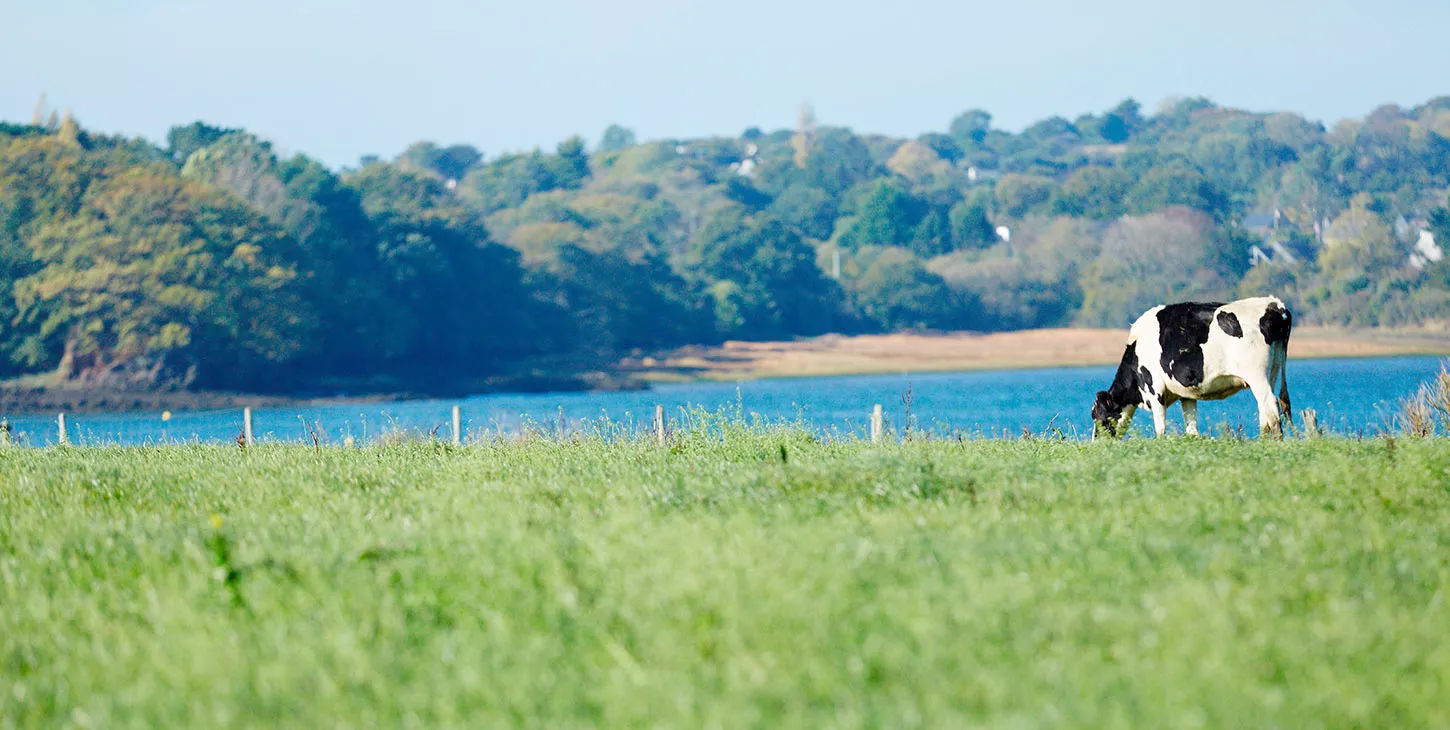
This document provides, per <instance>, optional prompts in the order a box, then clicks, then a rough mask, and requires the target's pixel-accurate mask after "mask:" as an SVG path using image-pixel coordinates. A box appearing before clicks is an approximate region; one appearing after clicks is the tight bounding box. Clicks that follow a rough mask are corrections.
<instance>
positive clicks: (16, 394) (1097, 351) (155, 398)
mask: <svg viewBox="0 0 1450 730" xmlns="http://www.w3.org/2000/svg"><path fill="white" fill-rule="evenodd" d="M1125 337H1126V334H1125V332H1124V331H1122V330H1109V329H1090V328H1059V329H1039V330H1020V331H1016V332H995V333H987V334H981V333H968V332H950V333H920V334H887V335H835V334H828V335H821V336H819V337H812V338H806V339H800V340H790V341H773V342H740V341H729V342H725V343H724V344H721V345H711V346H702V345H690V346H686V347H680V348H676V349H673V350H669V351H664V352H659V353H655V354H652V355H645V354H642V353H640V354H636V355H634V356H631V357H626V358H622V359H620V360H618V361H617V363H616V364H615V367H614V368H613V369H612V370H608V371H601V370H599V369H591V370H590V371H589V372H587V373H578V374H572V375H570V374H561V375H556V376H549V375H544V374H543V373H542V372H540V371H537V370H536V371H535V372H533V373H532V374H531V375H530V376H528V377H515V378H500V379H497V380H492V381H483V382H480V383H478V384H477V386H478V387H475V388H460V389H458V390H459V392H457V393H425V392H415V391H411V390H408V389H396V390H383V389H379V390H374V391H371V392H369V391H368V390H366V389H360V390H359V391H358V392H356V393H351V394H343V393H339V394H336V395H326V396H322V395H310V394H309V395H304V394H294V395H286V394H257V393H240V392H227V391H188V390H170V391H120V390H108V389H86V388H72V387H53V386H46V385H41V384H30V385H22V384H19V383H11V384H9V385H7V386H0V416H12V415H13V416H24V415H36V414H43V413H54V412H66V413H124V412H133V411H134V412H149V411H166V410H176V411H209V410H223V409H229V408H243V407H251V408H283V407H297V408H302V407H312V406H327V405H340V404H351V403H394V402H400V401H406V400H426V399H439V398H449V397H460V398H461V397H467V396H472V395H481V394H488V393H536V392H607V391H614V390H630V389H641V388H649V387H651V386H652V385H656V384H658V385H663V384H684V383H695V382H722V381H733V380H761V379H767V378H810V377H826V376H833V375H879V374H886V373H947V372H975V371H985V370H1025V369H1032V368H1057V367H1063V368H1066V367H1092V366H1102V365H1113V364H1116V363H1117V362H1118V360H1119V358H1121V356H1122V351H1123V346H1124V339H1125ZM1410 355H1450V329H1445V330H1440V329H1423V328H1422V329H1361V330H1355V329H1348V328H1338V327H1299V328H1296V330H1295V332H1294V336H1293V337H1292V338H1291V339H1290V341H1289V357H1290V359H1291V360H1293V359H1301V360H1307V359H1323V358H1335V357H1394V356H1410Z"/></svg>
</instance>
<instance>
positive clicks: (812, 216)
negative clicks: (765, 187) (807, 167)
mask: <svg viewBox="0 0 1450 730" xmlns="http://www.w3.org/2000/svg"><path fill="white" fill-rule="evenodd" d="M836 212H837V207H836V201H835V200H834V199H833V198H832V197H831V196H830V195H827V194H826V192H825V191H823V190H821V189H820V188H817V187H812V186H810V185H792V186H790V187H788V188H786V189H785V190H784V191H783V192H781V193H780V194H779V195H777V196H775V199H774V200H773V201H771V204H770V213H771V215H773V216H774V217H776V218H777V219H779V220H780V221H781V222H783V223H785V224H786V225H789V226H792V227H794V228H795V229H796V230H797V231H800V233H801V235H803V236H806V237H808V238H815V239H818V240H825V239H827V238H829V237H830V236H831V231H832V229H833V228H834V226H835V223H836Z"/></svg>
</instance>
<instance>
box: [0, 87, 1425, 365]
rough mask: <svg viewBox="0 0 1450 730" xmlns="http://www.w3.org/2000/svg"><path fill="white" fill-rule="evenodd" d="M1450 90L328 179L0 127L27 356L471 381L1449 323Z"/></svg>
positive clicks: (227, 138) (3, 350)
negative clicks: (936, 335)
mask: <svg viewBox="0 0 1450 730" xmlns="http://www.w3.org/2000/svg"><path fill="white" fill-rule="evenodd" d="M1447 191H1450V97H1442V98H1439V99H1435V100H1432V101H1430V102H1427V103H1425V104H1423V105H1420V106H1417V107H1414V108H1411V109H1403V108H1400V107H1396V106H1386V107H1381V108H1379V109H1376V110H1374V111H1373V112H1371V113H1370V114H1369V115H1367V116H1366V117H1364V118H1363V119H1360V120H1346V121H1344V122H1340V123H1339V124H1337V125H1336V126H1334V127H1333V128H1332V129H1328V128H1326V127H1324V126H1323V125H1322V124H1319V123H1316V122H1312V121H1309V120H1306V119H1304V118H1303V117H1300V116H1298V115H1295V114H1290V113H1268V114H1262V113H1251V112H1246V111H1242V110H1237V109H1231V108H1226V107H1222V106H1218V105H1215V104H1213V103H1211V102H1209V101H1207V100H1203V99H1180V100H1171V101H1169V102H1165V103H1164V104H1163V105H1161V107H1160V108H1159V109H1158V110H1156V112H1155V113H1152V114H1145V113H1143V111H1142V109H1141V107H1140V106H1139V105H1138V104H1137V103H1136V102H1133V101H1131V100H1129V101H1125V102H1123V103H1121V104H1119V105H1117V106H1115V107H1114V108H1112V109H1109V110H1107V111H1105V112H1102V113H1099V114H1085V115H1082V116H1080V117H1078V118H1076V119H1074V120H1071V121H1069V120H1067V119H1065V118H1061V117H1053V118H1050V119H1046V120H1043V121H1040V122H1038V123H1036V124H1033V125H1031V126H1029V127H1028V128H1026V129H1025V130H1023V131H1022V132H1020V133H1013V132H1009V131H1006V130H1002V129H998V128H996V127H993V126H992V122H991V116H990V115H989V114H988V113H987V112H984V111H980V110H970V111H967V112H965V113H963V114H961V115H959V116H957V117H956V118H954V119H952V120H951V121H950V123H949V124H948V125H947V126H946V129H945V130H944V131H940V132H931V133H927V134H923V135H921V136H920V137H918V138H916V139H901V138H892V137H886V136H881V135H868V134H857V133H855V132H853V131H852V130H850V129H846V128H842V127H832V126H827V125H821V124H818V123H817V121H816V120H815V119H814V117H813V115H812V114H811V113H810V112H809V110H806V111H804V112H803V113H802V115H801V119H800V122H799V123H798V124H797V126H796V127H795V128H794V129H783V130H777V131H773V132H765V131H762V130H759V129H755V128H752V129H748V130H745V131H744V132H743V133H742V134H740V135H739V136H737V137H730V138H706V139H691V140H659V141H647V142H641V141H639V140H637V139H636V137H635V135H634V134H633V132H631V131H630V130H628V129H625V128H623V127H619V126H613V127H610V128H609V129H607V130H605V132H604V134H603V135H602V136H601V137H600V139H599V141H598V142H597V143H596V144H594V145H593V146H592V149H591V146H590V145H589V144H588V143H586V141H585V140H583V139H582V138H578V137H575V138H571V139H568V140H565V141H563V142H561V143H560V144H559V145H558V146H557V147H556V148H555V149H554V150H553V151H552V152H544V151H542V150H533V151H528V152H523V153H505V154H499V155H497V156H494V157H487V156H486V155H484V154H483V153H482V152H480V151H479V150H477V149H475V148H474V147H472V146H469V145H466V144H454V145H447V146H442V145H439V144H436V143H432V142H419V143H417V144H414V145H412V146H410V147H409V148H407V149H406V150H404V151H403V152H402V153H401V154H399V155H397V156H396V157H395V158H393V159H391V160H383V159H378V158H364V159H363V160H361V161H360V162H359V164H358V165H357V166H355V167H352V168H347V169H342V170H333V169H329V168H328V167H327V166H325V165H322V164H320V163H319V162H317V161H316V160H313V159H311V158H309V157H307V156H305V155H301V154H297V155H292V156H281V155H279V154H277V152H276V151H275V150H274V149H273V147H272V146H271V145H270V144H269V143H268V142H267V141H266V140H263V139H259V138H258V137H256V136H255V135H253V134H251V133H249V132H247V131H246V130H243V129H231V128H223V127H218V126H213V125H210V124H205V123H201V122H196V123H192V124H189V125H184V126H177V127H174V128H172V129H171V131H170V132H169V133H168V135H167V138H166V140H165V143H164V144H155V143H152V142H149V141H147V140H144V139H133V138H124V137H116V136H108V135H104V134H98V133H95V132H93V131H89V130H86V129H83V128H82V127H81V125H80V124H78V123H77V122H76V120H75V119H73V118H72V117H71V116H70V115H68V114H67V115H66V116H65V117H63V118H56V117H55V116H54V115H52V116H51V117H50V118H48V119H43V118H42V116H41V115H40V114H37V117H36V119H34V120H32V123H30V124H8V123H7V124H0V375H4V376H6V377H15V376H21V375H34V374H49V375H50V376H51V377H54V378H56V379H60V380H67V381H72V382H78V383H82V384H94V385H105V386H109V387H128V388H155V387H183V386H191V387H207V388H233V389H248V390H286V389H296V388H303V387H312V388H317V387H329V386H330V385H332V384H346V383H359V382H371V383H374V384H378V383H384V382H393V383H399V384H404V385H407V384H419V383H424V384H426V383H444V382H460V381H462V380H466V379H470V378H480V377H488V376H491V375H497V374H501V373H508V372H514V371H518V370H520V369H525V370H528V369H533V370H536V371H538V370H549V369H566V370H567V369H569V368H576V367H584V366H587V365H589V364H591V363H594V364H597V363H600V362H605V361H607V360H608V359H610V358H613V357H617V356H618V355H620V354H623V353H629V352H637V351H649V350H654V349H659V348H667V347H672V346H677V345H684V344H695V343H713V342H719V341H722V340H725V339H775V338H790V337H797V336H809V335H816V334H821V333H826V332H844V333H860V332H883V331H895V330H906V329H970V330H983V331H986V330H1003V329H1019V328H1032V327H1048V326H1064V325H1092V326H1108V327H1124V326H1126V324H1127V323H1128V322H1129V321H1130V320H1131V319H1132V317H1133V316H1134V315H1136V314H1137V313H1138V312H1140V311H1141V310H1142V309H1144V308H1146V307H1147V306H1151V305H1152V304H1154V303H1157V302H1161V301H1165V300H1177V299H1194V298H1197V299H1209V298H1220V299H1221V298H1229V297H1232V296H1235V295H1251V294H1268V293H1272V294H1277V295H1279V296H1281V297H1283V298H1285V299H1287V300H1288V301H1289V303H1290V305H1291V306H1292V307H1294V308H1295V310H1296V312H1297V314H1298V316H1299V317H1300V319H1301V321H1308V322H1322V323H1338V324H1347V325H1398V324H1417V323H1424V322H1427V321H1435V320H1443V319H1445V318H1447V316H1450V261H1447V260H1445V259H1439V260H1436V258H1435V255H1434V245H1432V244H1430V243H1429V242H1430V241H1431V240H1433V241H1434V242H1438V244H1439V245H1446V244H1450V212H1447V207H1446V203H1447V200H1446V196H1447Z"/></svg>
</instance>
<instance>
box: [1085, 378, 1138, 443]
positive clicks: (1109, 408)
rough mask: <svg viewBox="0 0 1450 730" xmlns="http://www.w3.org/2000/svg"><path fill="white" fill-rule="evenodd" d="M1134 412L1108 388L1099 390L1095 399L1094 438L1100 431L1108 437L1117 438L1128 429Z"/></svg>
mask: <svg viewBox="0 0 1450 730" xmlns="http://www.w3.org/2000/svg"><path fill="white" fill-rule="evenodd" d="M1132 417H1133V414H1132V413H1131V412H1130V411H1128V408H1127V407H1125V406H1124V405H1123V404H1121V403H1119V402H1118V401H1117V400H1116V399H1114V398H1113V394H1112V393H1109V392H1108V391H1106V390H1100V391H1098V397H1097V400H1095V401H1093V438H1097V436H1098V434H1099V433H1102V434H1103V435H1105V436H1107V437H1108V438H1117V437H1118V436H1121V435H1122V434H1123V433H1124V432H1125V431H1127V430H1128V419H1130V418H1132Z"/></svg>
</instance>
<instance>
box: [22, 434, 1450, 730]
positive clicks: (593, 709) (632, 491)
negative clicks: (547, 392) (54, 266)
mask: <svg viewBox="0 0 1450 730" xmlns="http://www.w3.org/2000/svg"><path fill="white" fill-rule="evenodd" d="M1447 483H1450V441H1446V440H1443V439H1425V440H1399V441H1387V440H1371V441H1343V440H1321V441H1287V442H1280V443H1272V442H1264V443H1260V442H1253V441H1232V440H1222V441H1218V440H1186V439H1175V440H1167V441H1158V442H1155V441H1129V442H1126V443H1096V444H1094V443H1064V442H1048V441H1040V440H1038V441H1017V442H1007V441H978V442H965V443H955V442H942V441H935V442H919V443H907V444H893V445H880V446H873V445H871V444H868V443H859V442H845V443H818V442H816V441H815V440H813V439H812V438H811V437H810V436H808V435H806V434H804V433H800V432H796V431H792V430H780V429H776V430H772V429H764V430H761V429H747V428H743V427H741V428H729V427H726V428H723V429H713V430H712V429H700V430H698V431H696V432H692V433H685V434H678V435H677V436H676V440H675V441H674V444H673V446H672V447H671V448H668V449H666V448H659V447H656V446H654V445H652V444H650V443H646V442H643V441H633V440H618V441H601V440H585V441H580V442H572V443H554V442H549V441H544V440H536V441H531V442H527V443H516V444H494V445H486V444H485V445H473V446H469V447H466V448H461V449H460V448H454V447H449V446H446V445H441V444H435V443H412V444H400V445H391V446H386V447H370V448H363V449H340V448H332V449H329V448H323V449H320V450H314V449H313V448H311V447H302V446H284V445H267V446H262V447H258V448H254V449H251V450H248V451H241V450H239V449H237V448H235V447H221V446H186V447H164V448H154V449H120V448H117V449H88V448H87V449H74V448H61V449H49V450H20V449H7V450H3V451H0V726H7V727H8V726H66V725H72V726H136V727H143V726H144V727H156V726H172V727H183V726H184V727H215V726H227V725H284V726H297V727H303V726H308V727H318V726H322V727H356V726H365V725H387V726H396V725H402V726H428V727H436V726H468V727H487V726H536V727H550V728H558V727H582V726H657V727H690V728H692V727H745V726H756V727H813V728H814V727H864V726H878V727H880V726H885V727H913V726H929V727H962V726H967V725H991V726H1003V727H1035V726H1079V727H1190V726H1217V727H1228V726H1256V727H1269V726H1278V727H1348V726H1375V727H1446V726H1450V689H1447V688H1450V639H1447V636H1450V600H1447V596H1446V583H1447V578H1450V486H1447Z"/></svg>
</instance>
